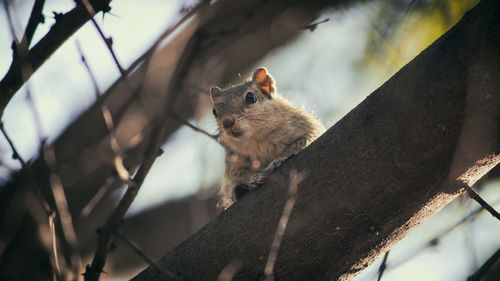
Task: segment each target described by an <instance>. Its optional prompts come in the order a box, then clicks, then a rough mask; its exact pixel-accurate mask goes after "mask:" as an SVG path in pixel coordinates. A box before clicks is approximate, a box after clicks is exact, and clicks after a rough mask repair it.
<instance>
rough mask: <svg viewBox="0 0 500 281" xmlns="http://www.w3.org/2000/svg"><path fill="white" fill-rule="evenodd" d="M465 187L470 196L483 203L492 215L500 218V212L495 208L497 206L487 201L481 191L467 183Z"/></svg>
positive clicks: (480, 203)
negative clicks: (492, 205) (480, 193)
mask: <svg viewBox="0 0 500 281" xmlns="http://www.w3.org/2000/svg"><path fill="white" fill-rule="evenodd" d="M464 188H465V190H466V191H467V193H469V196H470V197H471V198H472V199H474V200H475V201H476V202H477V203H479V205H481V206H482V207H483V208H484V209H485V210H486V211H488V212H489V213H490V214H491V215H492V216H494V217H495V218H497V219H498V220H500V214H499V213H498V212H497V210H495V208H493V207H491V205H490V204H488V202H486V201H485V200H484V199H483V198H482V197H481V195H479V193H477V192H476V191H475V190H474V189H473V188H472V187H470V186H469V185H467V184H464Z"/></svg>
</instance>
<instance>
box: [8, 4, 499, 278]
mask: <svg viewBox="0 0 500 281" xmlns="http://www.w3.org/2000/svg"><path fill="white" fill-rule="evenodd" d="M0 2H1V3H2V4H3V5H2V7H1V8H0V77H3V75H4V74H5V73H6V72H7V71H8V69H9V66H10V63H11V60H12V49H11V43H12V39H13V38H12V32H11V30H10V23H9V21H8V17H7V13H6V10H5V8H8V9H9V13H10V15H11V17H12V19H13V20H12V23H13V26H12V27H13V30H14V32H15V35H16V36H17V37H18V38H19V37H21V36H22V34H23V32H24V27H25V25H26V23H27V21H28V18H29V15H30V12H31V9H32V7H33V1H9V3H6V2H5V1H0ZM213 2H217V1H213ZM477 2H478V1H473V0H463V1H455V0H374V1H359V2H354V3H351V4H349V5H347V4H346V5H341V6H335V7H333V8H327V9H325V10H322V11H321V13H320V15H319V16H318V17H317V20H316V22H320V21H324V22H322V23H320V24H318V25H317V26H314V27H311V28H304V29H303V30H302V31H300V32H299V33H298V34H297V35H296V36H295V37H294V38H293V39H292V40H290V41H288V42H287V43H286V44H284V45H282V46H280V47H278V48H274V49H272V50H270V51H269V52H268V53H267V54H265V56H264V57H262V58H261V59H259V60H257V61H255V62H254V63H253V65H251V66H249V67H248V69H247V70H246V72H243V71H242V72H241V73H234V74H233V75H234V77H236V79H233V80H229V79H227V80H225V81H221V84H220V85H218V86H221V87H224V86H228V85H231V84H234V83H236V82H237V81H241V80H242V79H246V78H247V77H248V76H249V75H250V74H251V73H252V70H253V69H255V68H257V67H259V66H265V67H266V68H267V69H268V70H269V72H270V73H271V74H272V75H273V76H274V78H275V80H276V83H277V87H278V92H279V93H280V94H281V95H283V96H285V97H286V98H288V99H290V100H291V101H293V102H294V103H295V104H296V105H298V106H302V107H304V108H306V109H307V110H308V111H312V112H314V114H315V115H316V116H318V117H319V118H320V119H321V120H322V121H323V123H324V124H325V126H326V127H327V128H329V127H331V126H332V125H334V124H335V122H337V121H338V120H339V119H341V118H342V117H343V116H344V115H345V114H347V113H348V112H349V110H351V109H352V108H354V107H355V106H356V105H357V104H359V103H360V102H361V101H362V100H363V99H364V98H365V97H366V96H367V95H369V94H370V93H371V92H372V91H374V90H375V89H376V88H378V87H379V86H380V85H382V83H384V82H385V81H387V79H389V78H390V77H391V76H392V75H394V74H395V73H396V72H397V71H398V70H399V69H400V68H401V67H402V66H404V65H405V64H406V63H408V62H409V61H410V60H412V59H413V58H414V57H415V56H416V55H418V54H419V53H420V52H421V51H422V50H423V49H425V48H426V47H427V46H429V45H430V44H431V43H432V42H433V41H435V40H436V39H437V38H439V36H441V35H442V34H443V33H444V32H446V30H448V29H449V28H450V27H451V26H453V25H454V24H455V23H456V22H457V21H458V20H459V19H460V18H461V17H462V16H463V15H464V13H465V12H466V11H467V10H468V9H470V8H472V7H473V6H474V5H475V4H477ZM196 3H197V1H194V0H193V1H181V0H171V1H161V0H147V1H143V0H120V1H112V2H111V11H110V13H107V14H105V15H104V16H103V15H102V13H100V14H98V15H96V17H95V19H96V21H97V23H98V24H99V25H100V27H101V28H102V30H103V31H104V33H105V34H106V35H107V36H112V38H113V47H114V51H115V52H116V55H117V57H118V60H119V62H120V63H121V64H122V65H123V66H125V67H129V66H130V65H131V64H132V63H133V62H134V61H135V60H136V59H137V58H138V57H139V56H140V55H141V54H143V53H144V52H145V51H146V50H147V49H148V48H150V47H151V46H152V44H153V43H154V42H155V41H156V40H157V39H158V38H159V36H160V35H161V34H162V33H163V32H164V31H165V30H166V29H168V28H169V27H170V26H172V25H174V24H175V23H176V22H177V21H178V20H179V19H180V15H181V14H182V13H183V12H184V11H185V10H186V9H188V8H190V7H193V6H194V5H195V4H196ZM73 7H74V2H73V1H70V0H49V1H46V3H45V5H44V8H43V15H44V16H45V23H43V24H41V25H39V26H38V28H37V30H36V33H35V35H34V38H33V43H36V42H37V40H39V39H40V38H42V37H43V36H44V35H45V34H46V33H47V31H48V30H49V29H50V27H51V26H52V25H53V24H54V23H55V17H56V16H57V13H64V12H66V11H68V10H70V9H72V8H73ZM172 36H175V35H172ZM165 44H166V43H165ZM82 54H83V55H84V56H85V59H86V61H87V63H88V65H89V68H90V69H91V72H92V73H93V76H94V77H95V82H96V83H97V87H98V89H99V91H100V92H101V93H103V92H105V91H106V90H107V89H108V88H109V87H110V86H111V85H112V84H113V83H114V82H115V81H116V80H117V79H118V78H119V77H120V72H119V71H118V70H117V68H116V65H115V63H114V62H113V60H112V58H111V56H110V53H109V51H108V49H107V48H106V45H105V44H104V42H103V40H102V39H101V38H100V36H99V34H98V33H97V31H96V29H95V28H94V26H92V24H91V23H86V24H85V25H83V27H82V28H80V29H79V30H78V31H77V32H76V33H75V34H74V35H73V36H71V37H70V38H69V39H68V40H67V41H66V42H65V43H64V44H63V45H62V46H61V47H60V48H59V49H58V50H57V51H56V52H55V53H54V54H53V55H52V56H51V57H50V59H48V60H47V62H46V63H44V64H43V65H42V66H41V67H40V69H39V70H38V71H36V72H35V73H34V75H33V76H32V77H31V78H30V79H29V81H28V82H27V83H26V84H25V85H24V86H23V87H22V88H21V89H20V90H19V91H18V92H17V94H16V95H15V96H14V97H13V98H12V99H11V101H10V102H9V104H8V106H7V107H6V109H5V111H4V113H3V116H2V122H3V124H4V128H5V130H6V132H8V134H9V136H10V138H11V139H12V142H13V143H14V145H15V146H16V148H17V150H18V151H19V153H20V155H21V156H22V158H23V159H25V160H30V159H31V160H34V159H36V158H37V157H38V156H39V155H38V151H39V150H40V146H41V142H40V141H41V139H46V140H47V142H48V143H52V142H54V141H55V140H56V139H57V138H58V137H59V136H60V135H61V133H62V132H63V131H64V130H65V128H67V126H69V125H70V124H71V123H73V122H74V121H75V120H76V118H78V117H79V116H81V115H82V114H83V113H84V112H85V111H87V110H88V109H89V108H90V107H91V106H92V105H93V104H94V103H95V101H96V95H95V89H94V88H95V87H94V84H93V81H92V79H91V78H90V76H89V70H87V69H86V67H85V66H84V64H83V63H82V60H81V55H82ZM242 56H244V54H242ZM209 86H210V85H206V87H205V88H203V89H199V91H208V87H209ZM210 109H211V106H210V104H209V103H208V102H207V101H206V99H205V100H203V99H201V101H200V102H199V104H198V108H197V109H196V114H194V115H193V116H194V117H192V118H190V119H189V121H190V122H192V123H194V124H197V126H199V127H201V128H203V129H204V130H206V131H207V132H209V133H216V132H217V128H216V123H215V121H214V120H213V117H212V116H211V113H210V111H211V110H210ZM162 149H163V151H164V153H163V155H162V156H160V157H159V158H158V159H157V161H156V162H155V164H154V165H153V167H152V169H151V171H150V172H149V174H148V176H147V178H146V180H145V182H144V184H143V186H142V188H141V190H140V192H139V194H138V196H137V198H136V199H135V200H134V202H133V204H132V206H131V208H130V210H129V212H128V213H127V219H126V221H125V223H124V232H125V233H127V235H128V236H129V237H130V238H131V239H133V240H134V241H135V242H136V243H137V244H139V245H140V246H141V248H143V250H144V252H146V253H147V254H148V255H150V256H151V257H153V259H158V258H159V257H161V256H162V255H163V254H165V253H166V252H167V251H168V250H169V249H171V248H173V247H174V246H175V245H177V244H178V243H180V242H181V241H183V240H184V239H185V238H186V237H187V235H189V234H190V233H194V232H195V231H196V230H197V229H199V228H200V227H201V226H203V225H204V224H205V223H206V222H207V221H208V220H210V219H211V218H213V217H214V216H215V215H216V214H217V211H216V209H215V202H216V199H215V197H216V194H217V189H218V187H219V186H220V184H221V180H222V174H223V169H224V151H223V149H222V147H221V146H220V145H219V144H218V143H216V142H215V141H214V140H212V139H210V138H208V137H207V136H205V135H203V134H200V133H198V132H195V131H193V130H191V129H190V128H189V127H187V126H182V127H180V128H179V129H178V130H176V131H175V133H173V134H172V135H171V136H170V137H169V138H168V140H167V141H166V142H165V144H163V145H162ZM20 168H21V166H20V164H19V161H18V160H16V159H13V158H12V150H11V147H10V146H9V144H8V142H7V140H6V139H5V138H4V137H0V183H1V184H2V185H6V184H7V183H8V182H9V181H10V180H11V179H12V175H13V174H14V173H15V172H16V171H17V170H19V169H20ZM497 169H498V168H497ZM497 174H498V173H497ZM499 187H500V180H499V178H498V177H490V178H489V179H487V180H484V181H482V182H481V183H480V184H479V185H478V187H477V188H478V189H479V190H480V193H481V195H482V196H483V198H484V199H485V200H487V201H488V202H489V203H490V204H496V205H494V206H495V207H496V208H498V206H500V204H498V203H499V202H500V189H499ZM123 192H124V190H123V189H122V188H118V189H114V190H105V191H104V193H106V195H105V196H103V198H97V201H99V200H102V202H101V203H100V204H97V205H96V206H91V208H88V209H86V211H85V213H84V215H82V216H81V217H80V218H74V221H75V224H78V225H80V226H77V227H76V228H77V232H78V238H79V247H80V253H81V256H82V258H83V264H86V263H88V262H89V257H91V255H92V251H93V248H94V247H95V243H96V242H95V234H94V232H95V228H92V227H91V226H90V225H92V224H88V225H87V224H86V222H85V220H87V219H88V220H91V217H92V216H91V215H89V214H90V213H92V214H94V215H96V214H99V212H101V216H106V211H107V210H108V209H106V208H103V207H99V206H102V205H106V204H108V205H109V204H111V205H113V204H115V203H113V202H116V200H118V199H119V198H120V196H121V194H123ZM108 211H109V210H108ZM174 229H175V230H174ZM158 245H162V246H161V247H158ZM499 248H500V223H499V222H498V221H496V220H495V219H494V218H493V217H492V216H491V215H489V214H488V213H485V212H484V211H480V209H479V205H478V204H476V203H475V202H474V201H472V200H470V199H468V198H467V197H465V196H463V197H460V198H458V199H457V200H455V201H454V202H452V203H451V204H449V205H448V206H446V207H445V208H444V209H443V210H441V211H440V212H438V213H437V214H436V215H435V216H433V217H432V218H431V219H429V220H428V221H427V222H425V223H424V224H423V225H422V226H420V227H419V228H418V229H417V230H415V231H414V232H412V233H411V234H410V235H408V236H407V237H406V238H405V239H404V240H403V241H401V242H399V243H398V244H397V245H396V246H395V247H394V248H393V249H391V251H390V254H389V255H388V258H387V269H386V271H385V273H384V275H383V278H382V279H383V280H465V279H466V278H467V276H468V275H470V274H472V273H473V272H475V271H476V270H477V269H478V267H479V266H481V265H482V264H483V263H484V261H485V260H486V259H487V258H489V257H490V256H491V255H492V254H493V253H494V252H495V251H497V249H499ZM381 262H382V259H380V260H379V261H377V262H375V263H374V264H373V265H372V266H370V267H369V268H368V269H366V270H365V271H364V272H363V273H362V274H360V275H359V276H358V277H357V278H356V280H377V278H378V270H379V266H380V264H381ZM144 267H146V262H145V261H144V260H143V259H142V258H140V257H139V256H137V254H135V253H134V252H133V251H131V250H130V249H129V248H128V247H127V246H126V245H123V244H120V243H119V242H117V248H116V250H115V251H114V252H113V253H111V254H110V256H109V260H108V263H107V267H106V270H105V271H106V273H105V274H103V275H102V279H103V280H128V279H130V278H131V277H132V276H134V275H135V274H136V273H137V272H139V271H140V270H141V269H143V268H144Z"/></svg>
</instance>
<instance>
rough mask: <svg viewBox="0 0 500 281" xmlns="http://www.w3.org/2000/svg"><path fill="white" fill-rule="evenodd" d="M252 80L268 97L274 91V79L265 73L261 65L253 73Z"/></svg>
mask: <svg viewBox="0 0 500 281" xmlns="http://www.w3.org/2000/svg"><path fill="white" fill-rule="evenodd" d="M252 81H254V82H255V83H257V86H258V87H259V88H260V89H261V90H262V92H264V93H265V94H267V95H268V96H269V97H271V96H272V94H274V93H275V92H276V86H275V85H274V79H273V77H271V75H269V74H268V73H267V70H266V69H265V68H264V67H261V68H259V69H257V70H255V72H254V73H253V77H252Z"/></svg>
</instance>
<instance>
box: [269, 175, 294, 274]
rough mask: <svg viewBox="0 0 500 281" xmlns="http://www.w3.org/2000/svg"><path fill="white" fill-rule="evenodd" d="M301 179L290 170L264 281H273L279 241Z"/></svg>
mask: <svg viewBox="0 0 500 281" xmlns="http://www.w3.org/2000/svg"><path fill="white" fill-rule="evenodd" d="M303 178H304V176H303V174H302V173H297V171H295V170H292V171H291V172H290V183H289V184H288V199H287V201H286V204H285V207H284V208H283V213H282V214H281V218H280V220H279V223H278V227H277V229H276V232H275V233H274V238H273V242H272V244H271V250H270V251H269V256H268V257H267V262H266V266H265V268H264V275H265V280H266V281H272V280H274V278H273V271H274V264H275V263H276V258H277V257H278V251H279V248H280V245H281V240H282V239H283V234H285V230H286V226H287V224H288V220H289V219H290V214H291V213H292V210H293V206H294V205H295V200H296V198H295V197H296V194H297V188H298V185H299V183H300V182H301V181H302V179H303Z"/></svg>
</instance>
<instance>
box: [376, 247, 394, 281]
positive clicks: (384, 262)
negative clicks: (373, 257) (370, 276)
mask: <svg viewBox="0 0 500 281" xmlns="http://www.w3.org/2000/svg"><path fill="white" fill-rule="evenodd" d="M390 251H391V250H389V251H387V252H385V255H384V259H383V260H382V263H381V264H380V267H379V268H378V278H377V281H380V280H382V275H384V271H385V269H386V268H387V257H388V256H389V252H390Z"/></svg>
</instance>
